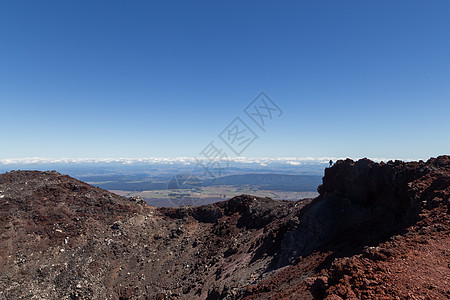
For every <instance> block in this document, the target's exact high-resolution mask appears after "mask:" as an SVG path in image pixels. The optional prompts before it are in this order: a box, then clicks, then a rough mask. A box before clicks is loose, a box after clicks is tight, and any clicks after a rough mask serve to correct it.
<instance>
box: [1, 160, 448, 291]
mask: <svg viewBox="0 0 450 300" xmlns="http://www.w3.org/2000/svg"><path fill="white" fill-rule="evenodd" d="M319 192H320V196H319V197H318V198H316V199H314V200H305V201H301V202H287V201H273V200H271V199H268V198H257V197H253V196H249V195H242V196H239V197H235V198H233V199H230V200H228V201H224V202H219V203H215V204H211V205H205V206H201V207H183V208H155V207H151V206H148V205H146V204H145V203H143V202H142V201H140V199H137V198H130V199H128V198H124V197H121V196H118V195H114V194H112V193H109V192H107V191H104V190H101V189H99V188H95V187H92V186H90V185H87V184H85V183H83V182H80V181H78V180H75V179H73V178H70V177H68V176H64V175H60V174H58V173H56V172H35V171H18V172H10V173H6V174H1V175H0V299H19V298H22V299H32V298H35V299H244V298H245V299H269V298H271V299H325V298H326V299H448V298H450V290H449V286H450V284H449V283H450V223H449V222H450V220H449V211H450V202H449V195H450V157H449V156H441V157H439V158H436V159H430V160H429V161H427V162H412V163H403V162H399V161H396V162H389V163H381V164H376V163H374V162H371V161H369V160H360V161H357V162H354V161H351V160H346V161H339V162H337V163H336V164H335V165H334V166H333V167H332V168H328V169H327V170H326V172H325V177H324V182H323V185H322V186H320V188H319Z"/></svg>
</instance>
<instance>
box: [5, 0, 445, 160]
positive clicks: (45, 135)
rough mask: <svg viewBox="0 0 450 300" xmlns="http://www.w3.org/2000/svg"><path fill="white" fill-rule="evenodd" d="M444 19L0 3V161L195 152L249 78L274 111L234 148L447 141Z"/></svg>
mask: <svg viewBox="0 0 450 300" xmlns="http://www.w3.org/2000/svg"><path fill="white" fill-rule="evenodd" d="M449 16H450V2H449V1H432V2H427V1H152V2H151V3H150V1H111V0H108V1H56V0H55V1H20V0H14V1H1V2H0V117H1V122H2V130H1V132H0V141H1V144H0V145H1V147H0V158H18V157H32V156H38V157H47V158H61V157H70V158H78V157H151V156H155V157H163V156H196V155H198V153H199V151H201V150H202V149H203V148H204V147H205V146H206V145H207V144H208V143H209V142H210V141H211V140H218V141H220V140H219V139H218V138H217V135H218V134H219V133H220V132H221V131H222V130H223V129H224V128H225V126H227V125H228V123H229V122H231V121H232V120H233V119H234V118H235V117H236V116H241V117H242V119H243V120H245V121H246V122H247V121H248V119H245V114H244V113H243V109H244V108H245V106H246V105H247V104H248V103H249V102H250V101H251V100H253V98H254V97H255V96H256V95H257V94H258V93H259V92H260V91H265V92H266V93H267V94H268V95H269V96H270V97H271V98H272V99H273V100H274V101H275V102H276V103H277V104H278V106H279V107H280V108H281V109H282V110H283V111H284V114H283V115H282V116H281V117H280V118H279V119H275V120H273V122H271V123H270V124H269V126H268V129H267V131H266V132H265V133H264V132H262V131H261V130H259V129H258V128H255V132H256V133H257V134H258V135H259V136H260V138H259V139H257V140H256V141H255V142H254V143H253V144H252V145H250V146H249V147H248V148H247V150H246V151H245V153H244V154H243V155H245V156H249V157H264V156H269V157H282V156H300V157H304V156H312V157H320V156H349V157H355V158H356V157H363V156H367V157H389V158H404V159H405V158H427V157H430V156H436V155H438V154H449V149H450V136H449V129H450V117H449V113H450V17H449ZM248 122H249V125H250V122H251V121H248Z"/></svg>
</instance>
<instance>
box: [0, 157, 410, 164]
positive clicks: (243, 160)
mask: <svg viewBox="0 0 450 300" xmlns="http://www.w3.org/2000/svg"><path fill="white" fill-rule="evenodd" d="M346 158H347V157H278V158H271V157H265V158H251V157H230V158H228V159H229V161H230V162H234V163H240V164H258V165H261V166H267V165H269V164H288V165H292V166H299V165H304V164H327V163H328V162H329V161H330V159H331V160H332V161H333V162H336V161H337V160H341V159H346ZM197 159H198V158H196V157H148V158H40V157H29V158H7V159H0V165H33V164H85V163H88V164H95V163H118V164H124V165H130V164H136V163H144V164H150V165H152V164H174V163H179V164H183V165H192V164H196V163H197ZM351 159H353V160H358V159H359V158H351ZM370 159H371V160H373V161H376V162H380V161H384V162H387V161H389V160H395V159H390V158H370ZM404 161H412V159H406V160H404Z"/></svg>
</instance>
